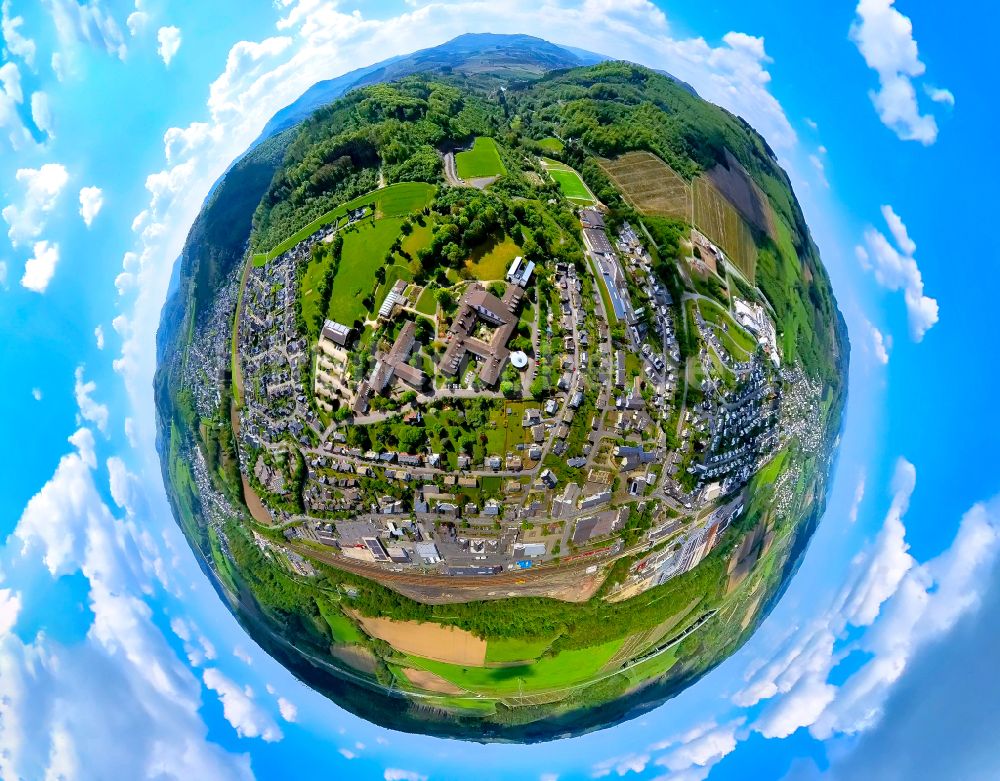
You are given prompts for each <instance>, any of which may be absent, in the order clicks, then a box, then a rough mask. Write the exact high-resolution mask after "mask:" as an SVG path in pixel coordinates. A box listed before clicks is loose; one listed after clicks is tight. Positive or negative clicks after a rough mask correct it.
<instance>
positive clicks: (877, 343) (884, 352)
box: [868, 323, 891, 366]
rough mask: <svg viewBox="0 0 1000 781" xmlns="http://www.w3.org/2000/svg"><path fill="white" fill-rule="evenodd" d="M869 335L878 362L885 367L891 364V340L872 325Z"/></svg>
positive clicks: (873, 353) (869, 326) (869, 325)
mask: <svg viewBox="0 0 1000 781" xmlns="http://www.w3.org/2000/svg"><path fill="white" fill-rule="evenodd" d="M868 333H869V335H870V336H871V349H872V355H874V356H875V360H876V361H878V362H879V363H880V364H882V365H883V366H885V365H886V364H887V363H889V347H890V346H891V340H890V339H889V338H887V337H886V336H885V335H884V334H883V333H882V332H881V331H880V330H879V329H878V328H876V327H875V326H874V325H872V324H871V323H868Z"/></svg>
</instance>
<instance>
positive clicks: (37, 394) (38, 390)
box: [31, 388, 42, 401]
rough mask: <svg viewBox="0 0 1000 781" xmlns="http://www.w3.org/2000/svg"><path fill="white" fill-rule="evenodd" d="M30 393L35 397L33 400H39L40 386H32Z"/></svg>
mask: <svg viewBox="0 0 1000 781" xmlns="http://www.w3.org/2000/svg"><path fill="white" fill-rule="evenodd" d="M31 395H32V397H33V398H34V399H35V401H41V400H42V389H41V388H32V389H31Z"/></svg>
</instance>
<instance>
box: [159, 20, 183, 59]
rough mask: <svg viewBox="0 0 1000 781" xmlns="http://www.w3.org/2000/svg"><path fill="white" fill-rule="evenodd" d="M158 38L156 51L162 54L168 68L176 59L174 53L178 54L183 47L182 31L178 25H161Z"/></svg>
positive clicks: (161, 57) (161, 56)
mask: <svg viewBox="0 0 1000 781" xmlns="http://www.w3.org/2000/svg"><path fill="white" fill-rule="evenodd" d="M156 40H157V43H158V44H159V45H158V46H157V47H156V53H157V54H159V55H160V59H162V60H163V64H164V65H166V66H167V67H168V68H169V67H170V62H171V61H172V60H173V59H174V55H175V54H177V50H178V49H180V48H181V31H180V28H178V27H172V26H171V27H161V28H160V29H159V30H157V31H156Z"/></svg>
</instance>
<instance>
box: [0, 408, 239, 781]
mask: <svg viewBox="0 0 1000 781" xmlns="http://www.w3.org/2000/svg"><path fill="white" fill-rule="evenodd" d="M70 441H71V443H72V444H73V447H74V449H73V450H72V451H70V452H69V453H68V454H66V455H64V456H63V457H62V458H61V459H60V461H59V464H58V466H57V467H56V470H55V472H54V473H53V475H52V477H51V478H50V479H49V480H48V482H46V483H45V485H44V486H42V488H41V489H40V490H39V491H38V493H37V494H35V496H33V497H32V499H31V500H30V501H29V502H28V504H27V506H26V507H25V509H24V511H23V513H22V514H21V517H20V519H19V520H18V522H17V526H16V528H15V531H14V534H13V536H12V537H11V538H10V539H9V540H8V542H7V548H8V549H10V552H12V553H15V554H18V555H17V556H16V559H15V560H16V562H17V566H18V567H19V568H21V569H24V568H31V570H30V573H27V574H26V575H25V576H26V577H27V578H29V580H30V582H31V583H32V587H33V588H43V583H42V581H41V580H40V579H39V578H44V575H40V574H36V573H35V570H36V569H41V568H42V567H44V570H43V571H47V572H48V573H50V574H51V575H52V577H53V578H58V577H61V576H64V575H68V574H74V573H75V574H78V575H79V576H80V577H81V580H82V582H83V583H84V584H85V589H86V591H85V594H86V600H87V606H88V607H89V612H90V614H92V616H93V619H92V623H91V625H90V627H89V628H88V630H87V632H86V635H85V637H83V638H82V639H81V640H79V641H76V642H73V643H72V644H70V645H64V644H62V643H60V642H57V641H54V640H53V639H51V638H50V637H48V636H47V635H46V634H45V633H44V632H39V633H37V634H36V635H35V637H33V638H31V639H29V640H26V641H22V640H21V639H20V638H19V637H17V636H16V635H12V634H6V635H5V636H2V635H3V633H0V702H2V703H3V719H0V755H2V756H3V770H4V774H5V775H10V777H12V778H63V777H80V776H82V775H85V776H86V777H89V778H134V779H154V778H156V779H163V778H212V779H226V780H227V781H228V780H229V779H232V780H233V781H245V780H246V779H249V778H251V777H252V775H251V772H250V767H249V761H248V759H247V758H246V757H245V756H244V757H240V756H235V755H230V754H228V753H226V752H225V751H224V750H222V749H221V748H220V747H219V746H218V745H215V744H213V743H211V742H209V741H208V739H207V727H206V725H205V723H204V721H203V720H202V717H201V715H200V710H201V697H200V694H201V687H200V684H199V682H198V680H197V679H196V678H195V677H194V676H193V675H192V674H191V672H190V671H189V670H188V669H187V667H185V666H184V664H183V663H182V662H181V661H180V660H179V659H178V657H177V656H176V655H175V654H174V652H173V651H172V650H171V648H170V646H169V644H168V643H167V642H166V639H165V638H164V636H163V634H162V632H161V631H160V630H159V629H158V628H157V626H156V623H155V621H154V620H153V611H152V609H151V608H150V606H149V604H147V602H146V600H145V599H144V598H143V595H144V594H146V593H149V592H150V590H151V583H150V581H149V580H148V578H147V575H146V573H145V565H144V555H143V552H144V551H145V548H144V546H143V545H142V544H141V533H140V532H139V530H138V527H137V525H136V524H135V522H134V519H132V520H124V521H123V520H121V519H118V518H116V517H115V516H114V515H113V514H112V513H111V511H110V510H109V509H108V507H107V506H106V505H105V504H104V502H103V500H102V499H101V496H100V493H99V492H98V490H97V486H96V485H95V483H94V480H93V475H94V470H95V469H96V466H97V462H96V459H95V457H94V437H93V435H92V434H91V432H90V431H89V429H86V428H81V429H79V430H78V431H77V432H76V433H74V434H73V436H72V437H70ZM18 547H19V548H20V550H19V551H18ZM4 601H5V602H6V603H9V602H10V597H7V598H5V600H4ZM9 609H10V606H9V604H8V605H7V607H6V608H0V615H9ZM47 609H49V610H51V611H59V610H67V611H68V610H71V609H73V610H76V609H79V603H77V602H76V601H75V600H73V601H72V602H71V604H56V605H52V604H47ZM95 712H99V713H101V714H102V716H101V718H99V719H95V718H94V713H95ZM126 733H127V734H128V740H127V741H123V740H122V735H123V734H126ZM74 768H76V770H74Z"/></svg>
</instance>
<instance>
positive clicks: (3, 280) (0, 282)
mask: <svg viewBox="0 0 1000 781" xmlns="http://www.w3.org/2000/svg"><path fill="white" fill-rule="evenodd" d="M0 288H3V289H4V290H6V289H7V261H6V260H0Z"/></svg>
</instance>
